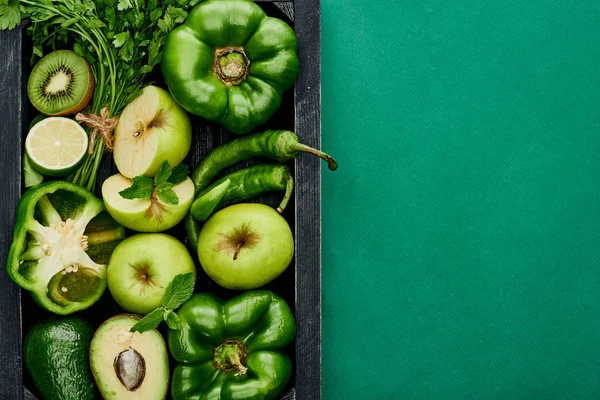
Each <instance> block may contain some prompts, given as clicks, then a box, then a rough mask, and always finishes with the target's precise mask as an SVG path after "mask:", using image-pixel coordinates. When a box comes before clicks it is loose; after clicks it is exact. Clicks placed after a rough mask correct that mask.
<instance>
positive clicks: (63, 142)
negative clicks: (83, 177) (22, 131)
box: [25, 117, 88, 176]
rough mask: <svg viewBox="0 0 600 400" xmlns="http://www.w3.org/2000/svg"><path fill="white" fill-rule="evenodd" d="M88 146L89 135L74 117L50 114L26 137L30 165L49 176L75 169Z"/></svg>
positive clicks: (67, 173) (66, 173) (60, 174)
mask: <svg viewBox="0 0 600 400" xmlns="http://www.w3.org/2000/svg"><path fill="white" fill-rule="evenodd" d="M87 149H88V135H87V133H86V131H85V129H83V128H82V127H81V125H79V124H78V123H77V122H75V121H74V120H72V119H69V118H63V117H50V118H46V119H43V120H41V121H40V122H38V123H37V124H35V125H34V126H33V127H32V128H31V129H30V130H29V134H28V135H27V138H26V139H25V152H26V153H27V156H28V158H29V161H30V162H31V165H32V166H33V167H34V168H35V169H36V170H37V171H39V172H41V173H42V174H44V175H46V176H66V175H69V174H70V173H71V172H73V171H75V170H76V169H77V168H78V167H79V165H80V164H81V162H82V161H83V158H84V157H85V155H86V152H87Z"/></svg>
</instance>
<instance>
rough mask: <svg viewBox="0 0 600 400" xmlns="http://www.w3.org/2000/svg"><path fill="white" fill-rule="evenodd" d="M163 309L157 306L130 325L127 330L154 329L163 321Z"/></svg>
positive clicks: (142, 330) (143, 330)
mask: <svg viewBox="0 0 600 400" xmlns="http://www.w3.org/2000/svg"><path fill="white" fill-rule="evenodd" d="M163 314H164V309H163V308H162V307H159V308H157V309H155V310H154V311H152V312H151V313H150V314H148V315H146V316H145V317H144V318H142V319H140V320H139V321H138V322H137V323H136V324H135V325H134V326H132V327H131V329H130V330H129V332H140V333H141V332H146V331H151V330H152V329H156V328H157V327H158V325H160V323H161V322H162V321H163Z"/></svg>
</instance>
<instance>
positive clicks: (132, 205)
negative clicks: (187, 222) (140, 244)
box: [102, 174, 194, 232]
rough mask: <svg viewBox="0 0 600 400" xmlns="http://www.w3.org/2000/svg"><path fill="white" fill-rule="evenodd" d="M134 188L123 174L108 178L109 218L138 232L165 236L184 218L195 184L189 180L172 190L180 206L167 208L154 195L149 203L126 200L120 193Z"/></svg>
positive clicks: (104, 194)
mask: <svg viewBox="0 0 600 400" xmlns="http://www.w3.org/2000/svg"><path fill="white" fill-rule="evenodd" d="M131 184H132V181H131V179H129V178H126V177H124V176H123V175H121V174H116V175H113V176H111V177H110V178H108V179H107V180H105V181H104V183H103V184H102V198H103V200H104V205H105V206H106V209H107V210H108V212H109V214H110V215H111V216H112V217H113V218H114V219H115V220H116V221H117V222H119V223H120V224H121V225H123V226H125V227H127V228H129V229H133V230H134V231H138V232H162V231H164V230H167V229H171V228H172V227H174V226H175V225H177V224H178V223H179V222H181V221H182V220H183V218H185V215H186V214H187V212H188V211H189V209H190V207H191V205H192V201H193V200H194V183H193V182H192V180H191V179H190V178H186V180H185V181H183V182H181V183H180V184H179V185H175V186H173V190H174V191H175V194H177V197H179V203H178V204H167V203H165V202H163V201H161V199H160V198H159V197H158V196H157V195H156V194H155V193H153V194H152V196H151V197H150V199H132V200H129V199H125V198H123V197H122V196H121V195H120V194H119V192H121V191H122V190H125V189H127V188H128V187H130V186H131Z"/></svg>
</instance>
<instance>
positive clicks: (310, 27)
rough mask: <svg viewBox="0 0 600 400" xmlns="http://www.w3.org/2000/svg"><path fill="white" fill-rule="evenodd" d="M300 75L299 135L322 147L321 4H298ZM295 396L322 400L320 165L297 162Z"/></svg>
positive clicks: (310, 0)
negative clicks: (296, 361) (296, 360)
mask: <svg viewBox="0 0 600 400" xmlns="http://www.w3.org/2000/svg"><path fill="white" fill-rule="evenodd" d="M294 16H295V26H296V34H297V36H298V56H299V58H300V66H301V67H300V68H301V70H300V76H299V78H298V81H297V82H296V133H297V134H298V136H299V137H300V140H302V141H303V142H304V143H306V144H308V145H309V146H312V147H315V148H320V146H321V50H320V43H321V13H320V0H302V1H298V2H296V3H295V15H294ZM296 190H297V192H296V243H297V248H296V320H297V323H298V336H297V338H296V357H297V359H298V363H296V397H297V398H298V399H301V400H320V399H321V160H320V159H318V158H316V157H311V156H308V155H303V154H301V155H300V156H299V157H298V159H297V160H296Z"/></svg>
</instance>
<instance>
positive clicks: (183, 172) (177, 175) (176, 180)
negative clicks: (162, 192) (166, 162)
mask: <svg viewBox="0 0 600 400" xmlns="http://www.w3.org/2000/svg"><path fill="white" fill-rule="evenodd" d="M187 176H188V166H187V164H179V165H178V166H176V167H175V168H173V172H171V176H170V177H169V178H168V179H167V181H168V182H170V183H172V184H173V185H179V184H180V183H181V182H183V181H185V179H186V178H187Z"/></svg>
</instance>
